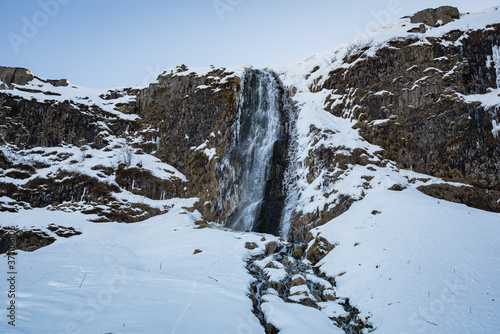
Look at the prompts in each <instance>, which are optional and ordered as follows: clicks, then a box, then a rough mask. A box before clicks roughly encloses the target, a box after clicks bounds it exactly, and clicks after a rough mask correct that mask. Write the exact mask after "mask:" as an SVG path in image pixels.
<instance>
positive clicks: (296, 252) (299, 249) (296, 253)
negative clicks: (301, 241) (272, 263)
mask: <svg viewBox="0 0 500 334" xmlns="http://www.w3.org/2000/svg"><path fill="white" fill-rule="evenodd" d="M305 249H306V246H305V245H300V246H296V247H295V248H294V249H293V251H292V254H291V255H292V257H293V258H294V259H296V260H300V259H301V258H302V255H303V254H304V251H305Z"/></svg>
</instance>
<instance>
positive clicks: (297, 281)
mask: <svg viewBox="0 0 500 334" xmlns="http://www.w3.org/2000/svg"><path fill="white" fill-rule="evenodd" d="M299 285H307V281H306V279H305V278H304V276H302V275H295V276H294V277H292V286H299Z"/></svg>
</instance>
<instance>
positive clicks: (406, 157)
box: [0, 7, 500, 241]
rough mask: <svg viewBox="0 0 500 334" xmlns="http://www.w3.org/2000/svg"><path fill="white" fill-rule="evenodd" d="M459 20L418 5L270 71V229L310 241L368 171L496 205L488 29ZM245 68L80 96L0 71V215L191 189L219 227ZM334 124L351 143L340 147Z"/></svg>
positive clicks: (496, 30) (176, 75) (228, 207)
mask: <svg viewBox="0 0 500 334" xmlns="http://www.w3.org/2000/svg"><path fill="white" fill-rule="evenodd" d="M494 11H496V10H494ZM466 19H467V16H466V18H465V19H464V18H463V16H461V15H460V14H459V13H458V10H456V9H453V8H448V7H446V8H445V7H440V8H438V9H429V10H425V11H422V12H419V13H417V14H415V15H414V16H412V17H411V18H410V17H408V18H403V19H401V20H400V21H398V23H397V24H396V25H395V26H394V25H393V26H392V28H389V29H395V28H394V27H396V28H397V29H396V30H395V31H396V32H394V33H392V35H393V37H390V38H386V37H383V38H382V37H377V35H376V36H375V37H373V38H372V37H370V36H368V38H364V39H360V40H358V41H355V42H353V43H351V44H349V45H345V46H342V47H340V48H337V49H334V50H332V51H328V52H327V53H325V54H322V55H318V56H313V57H311V58H310V59H309V60H306V61H303V62H301V63H300V65H297V66H296V65H294V64H292V65H289V66H288V67H287V66H285V67H276V68H272V69H271V70H274V71H275V72H276V73H277V74H276V78H277V79H278V81H279V85H280V92H281V93H280V94H282V95H281V96H280V97H279V100H280V102H279V103H280V105H281V107H280V108H284V109H283V110H285V109H286V110H287V111H286V112H284V113H285V114H286V117H284V122H283V125H282V126H283V129H284V130H283V131H285V132H286V135H285V136H283V137H282V139H281V140H279V142H277V143H276V144H275V147H274V154H273V157H272V161H271V165H270V166H271V167H270V171H271V172H270V173H271V174H270V175H274V176H273V177H271V178H270V179H269V180H268V181H269V182H268V183H267V185H266V189H267V190H266V192H267V193H269V194H273V195H269V196H267V195H266V196H267V198H268V199H269V200H268V201H264V204H263V205H264V206H267V207H268V209H269V210H270V211H269V212H279V214H278V215H277V216H276V217H274V216H273V217H272V219H270V220H272V221H274V222H275V225H276V226H279V224H280V223H282V221H281V222H280V220H283V219H282V218H280V217H279V216H282V217H284V216H286V219H289V220H290V221H292V224H291V228H290V230H288V229H287V231H289V232H290V233H291V234H290V237H291V238H292V239H295V240H302V241H304V240H308V241H309V240H312V239H314V236H313V235H312V234H309V231H310V230H311V229H313V228H314V227H316V226H318V225H321V224H323V223H324V222H326V221H328V220H330V219H332V218H334V217H336V216H338V215H340V214H342V213H343V212H345V211H346V210H348V209H349V207H350V205H351V204H352V203H353V202H354V201H356V200H359V199H360V198H362V197H363V196H364V195H365V194H366V192H367V191H369V189H371V188H373V186H374V182H375V181H374V176H372V175H371V174H370V173H371V172H373V171H374V170H376V169H377V168H392V169H398V170H412V171H413V172H416V173H421V174H426V175H428V176H429V177H430V178H432V179H433V180H434V178H439V179H440V180H443V182H434V181H432V182H430V183H426V182H423V181H422V179H423V178H420V179H418V178H413V183H414V184H417V183H418V182H420V183H418V185H419V189H420V190H421V191H423V192H425V193H427V194H429V195H431V196H435V197H439V198H443V199H447V200H451V201H456V202H461V203H465V204H467V205H470V206H474V207H478V208H481V209H485V210H490V211H500V207H499V203H498V199H499V198H500V195H499V194H500V176H499V175H500V160H499V158H498V157H499V156H500V148H499V147H500V146H499V141H500V137H499V128H498V124H499V123H500V111H499V107H498V103H497V102H498V93H499V90H498V89H499V87H498V83H499V79H498V78H499V75H500V56H499V55H500V51H499V47H500V24H497V23H491V22H489V21H488V23H487V24H483V26H481V25H479V26H478V25H477V24H476V25H475V26H474V25H473V26H472V27H470V28H464V27H463V26H461V25H460V22H462V21H463V20H466ZM486 21H487V20H486ZM463 22H465V21H463ZM467 22H468V21H467ZM454 25H455V26H454ZM467 26H468V23H467ZM384 36H385V35H384ZM320 58H321V60H318V59H320ZM294 67H297V68H298V69H297V68H294ZM245 71H248V69H245V68H235V69H225V68H214V67H210V68H207V69H203V70H192V69H189V68H187V67H186V66H184V65H183V66H178V67H176V68H174V69H171V70H169V71H166V72H164V73H163V74H161V75H160V76H159V77H158V79H157V80H156V81H155V82H153V83H151V84H150V85H149V86H148V87H146V88H142V89H139V88H133V89H132V88H128V89H121V90H108V91H95V90H94V91H89V90H87V89H84V88H82V87H78V86H73V85H70V84H69V83H68V82H67V80H64V79H61V80H45V79H42V78H38V77H36V76H34V75H33V74H32V73H31V72H30V71H29V70H26V69H21V68H7V67H0V80H1V81H2V82H3V86H2V87H1V88H2V90H0V112H1V115H2V117H1V118H0V126H1V127H0V135H1V141H2V145H3V146H2V147H3V148H2V153H0V167H1V168H2V172H1V179H0V182H1V184H2V189H1V194H2V195H3V196H4V199H5V200H3V202H2V203H3V204H2V210H17V209H19V208H21V207H30V206H32V207H46V206H47V207H51V208H54V209H61V208H62V207H64V208H70V207H72V206H74V208H76V209H79V210H83V211H84V212H88V213H89V214H97V215H98V216H99V217H100V218H99V219H100V220H119V221H125V222H133V221H137V220H141V219H144V218H147V217H149V216H151V215H155V214H158V213H161V212H165V210H168V204H166V203H167V202H165V201H167V200H168V199H170V198H175V197H182V198H197V201H196V203H195V204H194V209H198V210H199V211H200V212H201V213H202V214H203V217H204V219H205V220H207V221H216V222H218V223H224V222H225V220H226V218H227V217H228V216H229V215H230V214H231V213H232V212H233V211H234V210H235V207H236V204H237V203H235V202H234V198H233V199H231V198H229V199H224V198H222V197H221V194H223V193H224V191H223V188H224V187H226V186H227V184H228V179H227V175H225V174H224V173H225V172H224V166H223V164H222V161H223V159H224V157H227V156H228V154H229V152H230V146H231V143H233V142H234V139H235V133H236V132H235V131H236V128H237V127H238V124H237V123H238V120H239V117H240V116H239V112H240V108H241V105H240V102H241V101H240V99H241V96H242V95H241V94H242V89H244V86H242V77H243V73H245ZM292 78H293V80H292ZM306 97H307V99H308V100H307V99H306ZM306 100H307V101H315V102H314V108H315V110H317V109H318V108H319V109H321V112H326V113H327V114H328V115H329V116H328V115H327V114H324V115H327V116H325V117H330V116H332V117H336V118H335V119H337V118H338V119H343V120H346V121H348V123H349V124H350V125H349V128H348V129H347V130H345V131H347V132H342V131H344V130H342V131H341V130H335V129H334V127H330V128H328V127H325V126H324V125H323V124H320V123H321V122H317V121H316V123H314V122H311V123H310V124H309V123H307V122H306V121H304V120H306V119H308V118H307V117H309V116H310V115H311V112H310V111H308V109H307V108H309V107H308V103H312V102H307V101H306ZM491 101H493V102H491ZM285 105H286V107H285ZM314 108H313V109H314ZM325 119H326V118H325ZM335 119H334V118H332V122H340V121H335ZM338 124H340V123H338ZM342 124H344V123H342ZM345 124H347V123H345ZM346 134H348V136H351V135H352V136H353V137H352V138H355V140H356V141H360V142H362V143H363V144H362V145H358V146H355V145H351V146H349V145H348V144H346V143H345V142H344V143H342V140H344V141H345V140H346V138H347V137H346ZM358 134H359V136H360V137H359V138H358V137H357V136H358ZM342 138H343V139H342ZM358 167H360V168H363V170H364V171H365V173H364V174H362V175H359V177H358V178H357V179H356V182H355V184H356V186H355V187H354V188H356V190H355V191H344V190H342V189H340V188H338V187H337V185H339V184H340V183H339V182H341V181H342V180H345V179H346V178H348V177H351V176H350V175H353V171H354V170H356V168H358ZM302 172H304V173H303V174H301V173H302ZM285 176H286V177H285ZM417 179H418V180H420V181H418V180H417ZM409 180H410V179H408V182H409ZM450 182H451V183H450ZM453 182H455V183H453ZM75 184H76V185H78V186H77V187H74V185H75ZM404 186H405V185H399V187H400V188H404ZM307 189H311V191H313V192H314V191H315V192H317V195H313V196H312V197H310V200H309V202H311V203H312V202H314V203H320V202H321V203H322V204H314V205H312V206H311V205H309V206H308V204H307V201H308V199H307V198H308V197H307V196H309V195H307V194H309V192H308V191H306V190H307ZM394 189H395V190H398V186H397V185H396V187H395V188H394ZM314 196H316V200H313V199H314V198H315V197H314ZM317 196H320V197H321V198H322V199H321V201H320V202H318V201H317V198H318V197H317ZM141 198H142V199H141ZM144 198H145V199H146V201H144ZM272 201H273V203H271V202H272ZM282 212H284V213H283V214H282ZM265 217H269V215H268V214H263V218H262V219H264V218H265ZM99 219H98V220H99ZM276 226H275V227H276ZM271 230H272V231H273V232H275V233H277V232H276V231H277V230H278V228H275V229H271ZM287 233H288V232H287ZM285 234H286V233H285Z"/></svg>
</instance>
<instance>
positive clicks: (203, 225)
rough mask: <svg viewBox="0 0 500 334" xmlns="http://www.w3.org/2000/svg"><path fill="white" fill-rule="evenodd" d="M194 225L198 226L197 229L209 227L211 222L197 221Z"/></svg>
mask: <svg viewBox="0 0 500 334" xmlns="http://www.w3.org/2000/svg"><path fill="white" fill-rule="evenodd" d="M194 225H195V226H196V228H197V229H202V228H208V227H210V224H209V223H207V222H206V221H204V220H198V221H195V222H194Z"/></svg>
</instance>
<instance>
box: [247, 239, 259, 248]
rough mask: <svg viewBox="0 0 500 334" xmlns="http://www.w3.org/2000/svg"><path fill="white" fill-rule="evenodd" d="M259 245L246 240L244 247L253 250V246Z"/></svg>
mask: <svg viewBox="0 0 500 334" xmlns="http://www.w3.org/2000/svg"><path fill="white" fill-rule="evenodd" d="M257 247H259V246H257V244H256V243H255V242H248V241H247V242H246V243H245V248H246V249H250V250H254V249H255V248H257Z"/></svg>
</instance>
